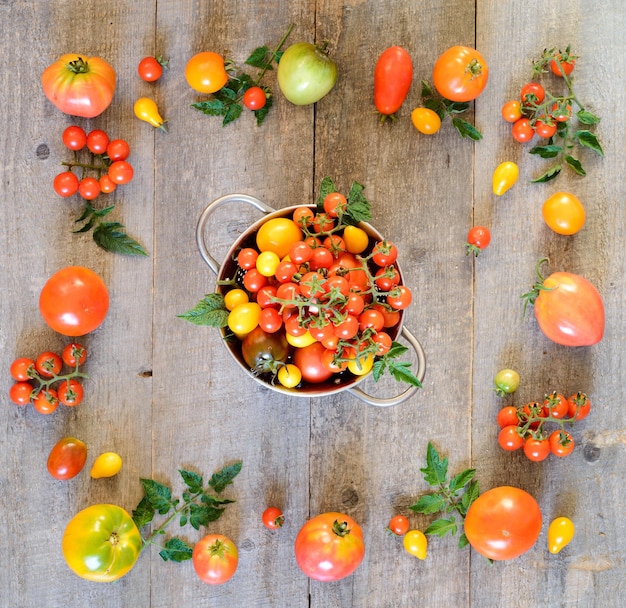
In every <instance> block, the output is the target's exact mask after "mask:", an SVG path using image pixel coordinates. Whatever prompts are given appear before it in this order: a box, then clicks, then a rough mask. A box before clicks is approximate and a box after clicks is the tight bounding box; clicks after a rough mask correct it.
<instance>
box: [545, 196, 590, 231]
mask: <svg viewBox="0 0 626 608" xmlns="http://www.w3.org/2000/svg"><path fill="white" fill-rule="evenodd" d="M541 214H542V215H543V219H544V221H545V223H546V224H547V225H548V226H549V227H550V228H551V229H552V230H554V232H556V233H557V234H564V235H571V234H576V233H577V232H578V231H579V230H581V228H582V227H583V226H584V225H585V208H584V207H583V204H582V203H581V202H580V199H579V198H578V197H576V196H574V195H573V194H570V193H569V192H555V193H554V194H553V195H552V196H550V197H549V198H548V199H546V201H545V202H544V203H543V207H542V208H541Z"/></svg>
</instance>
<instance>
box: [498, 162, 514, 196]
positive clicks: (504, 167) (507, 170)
mask: <svg viewBox="0 0 626 608" xmlns="http://www.w3.org/2000/svg"><path fill="white" fill-rule="evenodd" d="M518 177H519V167H518V166H517V165H516V164H515V163H514V162H511V161H505V162H503V163H500V164H499V165H498V166H497V167H496V168H495V170H494V172H493V176H492V178H491V185H492V189H493V193H494V194H495V195H496V196H502V195H503V194H504V193H505V192H507V191H508V190H510V188H511V186H513V185H514V184H515V182H517V178H518Z"/></svg>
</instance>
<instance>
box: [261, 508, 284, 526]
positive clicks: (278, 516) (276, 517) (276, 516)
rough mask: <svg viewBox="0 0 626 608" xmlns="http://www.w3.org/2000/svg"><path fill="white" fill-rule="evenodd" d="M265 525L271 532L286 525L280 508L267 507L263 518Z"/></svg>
mask: <svg viewBox="0 0 626 608" xmlns="http://www.w3.org/2000/svg"><path fill="white" fill-rule="evenodd" d="M261 519H262V521H263V525H264V526H265V527H266V528H268V529H269V530H277V529H278V528H282V526H283V524H284V523H285V516H284V515H283V512H282V511H281V510H280V509H279V508H278V507H267V509H265V511H263V515H262V516H261Z"/></svg>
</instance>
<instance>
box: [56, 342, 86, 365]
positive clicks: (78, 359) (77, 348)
mask: <svg viewBox="0 0 626 608" xmlns="http://www.w3.org/2000/svg"><path fill="white" fill-rule="evenodd" d="M61 359H63V362H64V363H65V365H67V366H68V367H76V365H82V364H83V363H84V362H85V360H86V359H87V349H86V348H85V347H84V346H82V345H81V344H78V343H77V342H71V343H70V344H68V345H67V346H65V347H64V348H63V352H62V353H61Z"/></svg>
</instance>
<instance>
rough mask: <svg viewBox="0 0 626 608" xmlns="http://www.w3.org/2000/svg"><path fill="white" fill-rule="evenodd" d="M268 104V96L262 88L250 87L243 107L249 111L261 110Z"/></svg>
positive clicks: (244, 96) (244, 95)
mask: <svg viewBox="0 0 626 608" xmlns="http://www.w3.org/2000/svg"><path fill="white" fill-rule="evenodd" d="M266 103H267V95H266V94H265V91H264V90H263V89H262V88H261V87H257V86H255V87H250V88H249V89H247V90H246V92H245V93H244V94H243V105H244V106H246V108H248V110H260V109H261V108H264V107H265V104H266Z"/></svg>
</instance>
